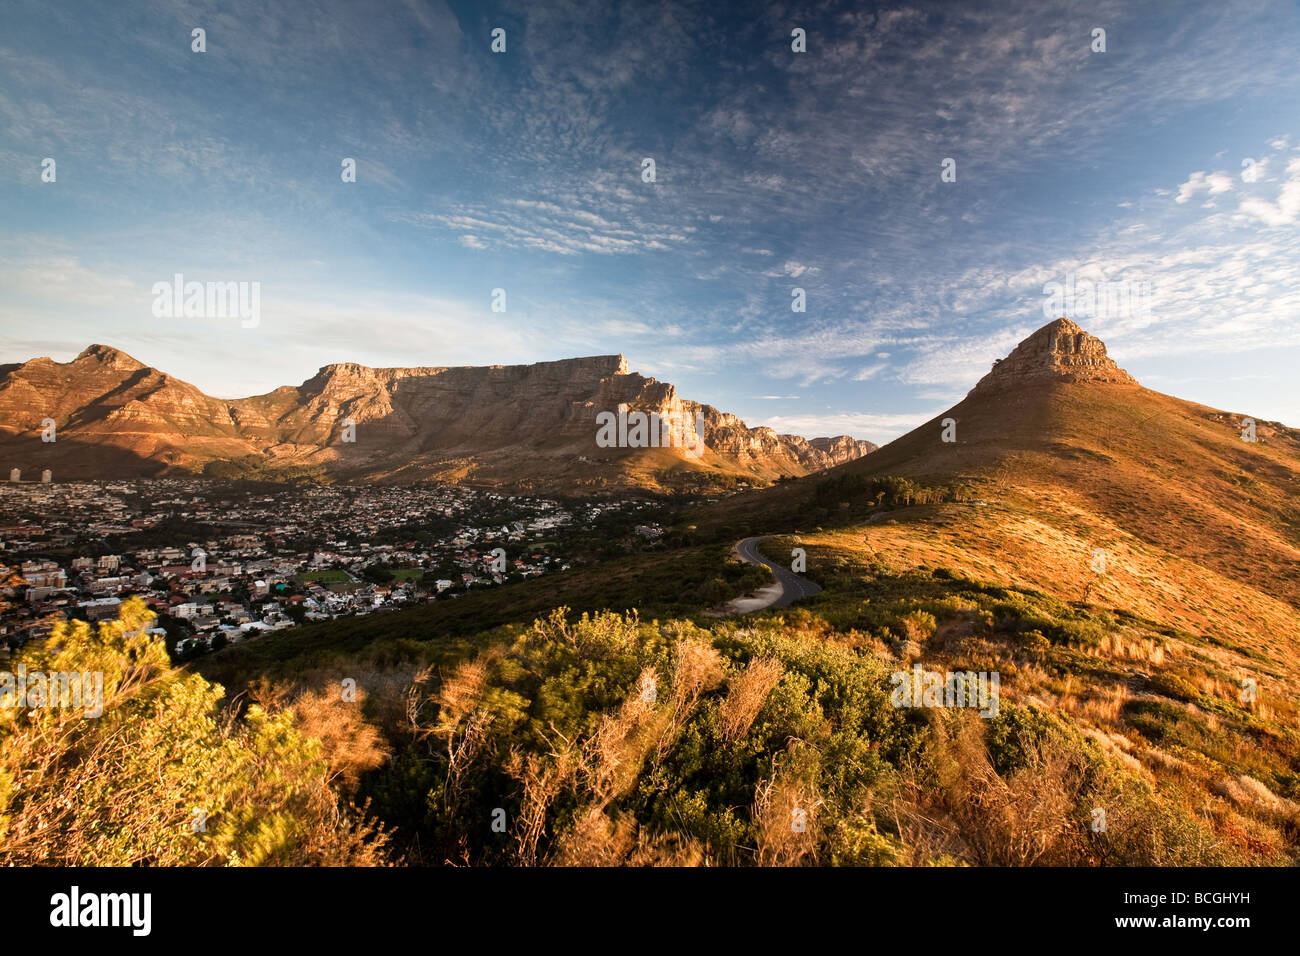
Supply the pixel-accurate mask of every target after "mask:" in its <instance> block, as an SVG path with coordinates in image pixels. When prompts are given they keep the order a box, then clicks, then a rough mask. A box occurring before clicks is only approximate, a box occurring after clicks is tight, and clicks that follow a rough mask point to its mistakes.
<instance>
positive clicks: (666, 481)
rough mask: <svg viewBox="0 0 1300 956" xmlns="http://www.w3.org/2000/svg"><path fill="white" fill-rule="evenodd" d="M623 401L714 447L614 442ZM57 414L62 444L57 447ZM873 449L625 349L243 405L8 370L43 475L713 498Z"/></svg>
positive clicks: (8, 445)
mask: <svg viewBox="0 0 1300 956" xmlns="http://www.w3.org/2000/svg"><path fill="white" fill-rule="evenodd" d="M620 406H624V407H625V408H626V409H627V410H628V411H630V412H635V411H642V412H645V413H651V412H654V413H656V414H658V415H659V416H661V418H668V419H672V420H676V421H686V422H691V423H693V422H695V420H696V415H697V414H698V415H699V416H700V420H701V421H702V422H703V425H704V431H703V437H704V445H705V450H704V452H703V453H702V455H701V456H700V457H699V458H698V459H696V458H692V457H691V456H689V455H687V454H686V453H684V452H683V450H682V449H680V448H662V447H656V448H601V447H599V446H598V445H597V443H596V440H595V437H596V432H597V415H598V414H599V413H600V412H614V413H617V412H618V410H619V408H620ZM49 419H52V420H53V421H54V424H55V428H56V439H57V440H56V441H55V442H53V443H46V442H42V441H41V430H42V427H43V423H45V422H46V421H47V420H49ZM349 425H351V426H352V428H353V429H354V432H352V433H351V434H349V433H347V432H345V429H346V428H347V426H349ZM692 427H693V426H688V429H689V428H692ZM689 433H690V432H689V431H688V434H689ZM353 436H354V437H355V441H345V440H344V439H345V437H353ZM874 448H875V446H874V445H872V444H871V443H870V442H865V441H858V440H855V439H853V438H850V437H848V436H843V435H841V436H837V437H835V438H815V439H811V440H810V439H805V438H801V437H799V436H797V435H780V434H777V433H776V432H774V431H773V430H772V429H770V428H761V427H760V428H749V427H748V426H746V425H745V423H744V422H742V421H741V420H740V419H738V418H736V417H735V416H734V415H730V414H728V413H725V412H722V411H719V410H718V409H716V408H714V407H713V406H711V405H703V404H700V403H697V402H692V401H689V400H686V399H683V398H681V397H680V396H679V395H678V394H677V390H676V388H675V387H674V386H673V385H672V384H670V383H667V382H659V381H656V380H655V379H653V378H648V377H646V376H643V375H640V374H638V373H636V372H633V371H630V370H629V369H628V366H627V362H626V360H625V359H624V358H623V356H621V355H602V356H590V357H585V358H574V359H565V360H562V361H556V362H538V363H535V364H532V365H492V366H486V367H459V368H455V367H423V368H370V367H368V366H364V365H357V364H353V363H344V364H336V365H327V366H325V367H324V368H322V369H320V370H319V371H318V372H317V373H316V375H314V376H313V377H312V378H310V379H308V380H307V381H305V382H303V383H302V384H301V385H297V386H283V387H280V388H277V389H275V390H274V391H271V392H268V393H267V394H265V395H257V396H253V397H251V398H243V399H233V400H223V399H217V398H212V397H210V396H207V395H205V394H203V393H202V392H201V391H199V389H197V388H195V387H194V386H192V385H190V384H188V383H186V382H183V381H181V380H179V379H177V378H174V377H172V376H170V375H168V374H166V373H165V372H161V371H158V370H157V369H153V368H150V367H148V366H146V365H143V364H142V363H140V362H137V361H136V360H135V359H133V358H131V357H130V356H129V355H126V354H125V353H123V352H121V351H118V350H117V349H113V348H110V347H108V346H103V345H92V346H90V347H89V348H87V349H86V350H85V351H83V352H82V353H81V354H80V355H78V356H77V357H76V359H74V360H73V361H71V362H68V363H58V362H54V361H52V360H50V359H48V358H36V359H32V360H31V361H29V362H25V363H22V364H21V365H8V366H3V367H0V449H2V450H3V451H4V461H6V462H8V466H9V467H10V468H13V467H17V468H21V469H23V470H24V472H25V473H26V477H31V478H34V477H36V475H37V474H38V473H39V472H40V471H41V470H42V469H44V468H50V469H52V470H53V471H54V473H55V476H56V477H57V478H61V479H71V478H120V477H130V476H138V475H155V474H162V473H172V472H176V473H183V472H186V471H189V472H196V473H197V472H206V473H208V474H210V475H214V476H225V477H236V476H248V477H274V476H282V477H284V476H296V475H314V476H319V477H327V476H328V477H334V478H343V479H348V480H376V481H393V482H413V481H421V480H428V479H435V480H449V481H465V482H470V483H478V484H487V485H502V486H514V487H521V488H533V489H538V490H544V489H552V490H569V491H584V490H585V491H599V490H602V489H616V488H628V487H641V488H649V489H666V488H673V487H700V488H707V487H716V486H721V485H726V484H729V483H731V482H734V481H735V480H738V479H760V480H770V479H773V478H776V477H779V476H783V475H804V474H808V473H810V472H814V471H818V470H821V469H824V468H828V467H831V466H833V465H837V464H842V463H843V462H845V461H850V460H852V459H854V458H858V457H861V456H862V455H864V454H866V453H868V452H870V451H872V450H873V449H874Z"/></svg>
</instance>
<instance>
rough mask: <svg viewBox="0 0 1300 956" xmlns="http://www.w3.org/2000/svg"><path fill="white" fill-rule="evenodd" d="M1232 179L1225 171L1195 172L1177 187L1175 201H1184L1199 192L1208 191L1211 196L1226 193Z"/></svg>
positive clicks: (1231, 183) (1231, 184) (1231, 185)
mask: <svg viewBox="0 0 1300 956" xmlns="http://www.w3.org/2000/svg"><path fill="white" fill-rule="evenodd" d="M1233 184H1234V183H1233V179H1232V177H1231V176H1229V175H1228V174H1227V173H1209V174H1208V175H1207V174H1206V173H1205V172H1195V173H1192V175H1191V177H1190V178H1189V179H1188V180H1187V182H1185V183H1183V184H1182V185H1181V186H1179V187H1178V196H1177V197H1176V198H1175V199H1174V202H1176V203H1185V202H1187V201H1188V200H1189V199H1191V198H1192V197H1193V196H1195V195H1196V194H1197V193H1199V192H1206V191H1208V192H1209V194H1210V195H1211V196H1217V195H1219V194H1220V193H1226V192H1227V191H1228V190H1230V189H1231V188H1232V187H1233Z"/></svg>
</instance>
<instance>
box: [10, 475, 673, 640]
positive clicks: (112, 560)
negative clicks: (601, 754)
mask: <svg viewBox="0 0 1300 956" xmlns="http://www.w3.org/2000/svg"><path fill="white" fill-rule="evenodd" d="M42 477H43V479H45V480H43V481H42V482H41V483H39V484H38V483H34V482H26V483H24V482H22V481H21V480H20V479H21V475H20V474H17V475H15V474H14V473H12V472H11V476H10V481H9V482H8V483H5V484H0V596H3V599H4V600H3V602H0V654H7V653H8V651H9V649H10V648H16V647H18V646H21V645H22V644H25V643H27V642H28V641H30V640H32V639H34V638H43V637H46V636H48V635H49V633H50V631H51V630H52V629H53V627H54V626H55V624H57V623H58V622H59V621H62V620H65V619H68V618H71V617H77V618H81V619H84V620H90V621H98V620H106V619H111V618H113V617H115V616H116V615H117V613H118V608H119V606H120V605H121V603H122V601H123V600H125V599H126V598H127V597H130V596H133V595H139V596H142V597H143V598H144V599H145V601H146V603H147V604H148V605H149V607H150V608H151V609H152V610H153V611H154V612H155V613H156V614H157V615H158V626H157V627H156V628H155V631H156V632H157V633H158V634H160V635H162V634H165V635H166V638H167V646H168V649H169V650H170V651H171V653H172V654H173V656H174V657H175V658H177V659H188V658H190V657H193V656H195V655H196V654H200V653H203V652H205V651H208V650H213V649H219V648H221V647H224V646H226V645H227V644H231V643H235V642H238V641H242V640H247V639H249V638H252V637H256V636H258V635H260V634H263V633H266V632H269V631H279V630H283V629H285V628H290V627H293V626H295V625H297V624H301V623H304V622H308V621H321V620H329V619H332V618H336V617H340V616H345V615H354V614H355V615H363V614H370V613H374V612H377V611H385V610H392V609H397V608H401V607H407V606H410V605H412V604H416V603H419V602H424V601H434V600H450V599H454V598H457V597H459V596H461V595H463V594H465V593H466V591H467V590H468V589H470V588H481V587H493V586H496V585H500V584H503V583H506V582H508V581H514V580H520V579H523V578H527V577H531V576H534V575H540V574H544V573H553V572H557V571H564V570H567V569H568V568H569V567H570V566H571V564H573V563H574V562H577V561H584V560H589V559H592V558H595V557H598V556H599V555H598V554H596V553H595V551H594V550H593V549H596V548H599V549H600V550H602V551H605V552H607V551H608V549H609V548H610V547H611V546H613V547H629V548H631V547H643V546H649V545H651V544H653V542H655V541H656V540H657V539H658V538H659V537H660V536H661V534H662V530H661V528H660V526H659V524H658V523H657V522H655V521H652V520H650V518H649V517H647V514H648V509H655V508H656V507H657V506H656V505H655V504H654V502H652V501H650V500H646V499H640V500H591V501H582V502H563V503H562V502H560V501H558V500H555V499H550V498H538V497H521V496H516V495H507V494H498V493H495V492H490V491H480V490H475V489H470V488H462V487H435V488H409V487H384V486H373V485H372V486H364V487H362V486H355V487H354V486H311V487H306V488H299V487H285V486H274V485H253V484H251V483H246V484H243V485H241V484H238V483H213V482H210V481H204V480H201V479H180V478H160V479H145V480H139V481H117V482H102V483H94V482H71V483H54V482H52V481H51V480H49V479H50V476H49V475H48V474H46V475H43V476H42ZM620 541H622V542H623V544H621V545H620V544H619V542H620Z"/></svg>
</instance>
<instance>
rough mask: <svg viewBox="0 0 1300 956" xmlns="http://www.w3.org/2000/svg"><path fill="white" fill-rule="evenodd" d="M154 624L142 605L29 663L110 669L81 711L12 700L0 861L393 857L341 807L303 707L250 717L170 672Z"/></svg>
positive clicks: (47, 647) (67, 632)
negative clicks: (300, 720) (303, 728)
mask: <svg viewBox="0 0 1300 956" xmlns="http://www.w3.org/2000/svg"><path fill="white" fill-rule="evenodd" d="M153 620H154V616H153V614H152V613H151V612H150V611H149V610H148V608H147V607H146V606H145V604H144V602H143V601H141V600H140V599H138V598H132V599H130V600H128V601H125V602H124V603H123V604H122V607H121V609H120V612H119V616H118V618H117V619H116V620H113V621H102V622H100V623H99V625H98V626H97V627H96V628H93V629H92V627H91V625H90V624H89V623H87V622H85V621H70V622H66V621H65V622H62V623H61V624H59V625H58V626H57V627H56V628H55V629H54V632H53V633H52V634H51V636H50V638H49V639H48V640H46V641H43V642H39V646H36V645H37V643H38V642H33V645H29V646H28V647H26V648H24V649H23V651H22V652H21V653H20V654H19V655H18V657H17V659H16V660H15V661H14V670H15V671H16V670H17V666H18V664H20V663H21V664H23V665H25V667H26V672H27V674H28V675H29V676H30V675H34V674H37V673H39V674H44V675H50V674H77V675H97V677H93V679H92V677H87V678H86V679H84V680H83V681H82V683H81V688H82V699H81V701H80V704H81V706H79V707H70V706H58V705H60V704H63V703H65V701H55V700H50V701H49V704H51V705H54V706H30V705H32V704H34V703H35V701H33V700H32V699H31V698H28V699H27V700H25V701H24V700H19V701H17V703H18V704H20V706H17V707H9V708H0V866H10V865H16V866H31V865H51V866H138V865H151V866H168V865H183V866H203V865H218V866H221V865H268V864H272V865H313V864H316V865H373V864H377V863H381V862H382V861H383V860H382V847H383V844H384V843H385V842H386V839H387V837H386V835H385V834H383V833H382V832H380V831H378V830H376V829H375V828H374V827H372V826H371V825H370V824H368V823H367V822H366V821H365V820H364V819H362V818H360V817H359V816H358V815H357V814H355V813H354V812H352V811H350V810H348V809H345V808H343V807H341V806H340V804H339V800H338V797H337V796H336V795H335V794H334V792H333V791H332V790H331V789H330V788H329V785H328V783H327V781H326V772H327V771H326V764H325V761H324V760H323V758H322V756H321V746H320V743H319V742H318V741H316V740H314V739H312V738H310V737H307V736H305V735H304V734H302V733H301V732H300V731H299V730H298V729H296V728H295V726H294V713H293V711H292V710H291V709H284V710H280V711H278V712H276V713H271V712H268V711H267V710H265V709H264V708H262V707H260V706H257V705H252V706H249V707H248V709H247V711H246V713H245V714H244V715H243V717H242V719H236V717H235V716H234V714H233V713H231V712H230V711H229V710H227V709H225V708H223V707H222V706H221V705H220V702H221V699H222V697H223V696H224V693H225V692H224V690H223V689H222V688H221V686H220V685H217V684H211V683H209V682H207V681H206V680H204V679H203V678H202V677H200V676H199V675H197V674H193V673H189V672H186V671H183V670H178V669H176V668H173V667H172V666H171V663H170V661H169V659H168V656H167V650H166V646H165V643H164V641H163V640H162V638H160V637H155V636H154V635H151V634H149V633H148V629H149V627H150V625H151V624H152V623H153ZM100 681H102V685H101V684H100ZM88 685H98V686H100V687H102V689H101V690H99V692H98V693H97V694H96V693H95V692H94V691H91V690H90V689H88ZM96 698H97V699H96ZM8 702H9V701H4V703H8ZM88 705H89V706H88ZM95 711H100V713H99V715H98V716H96V715H95Z"/></svg>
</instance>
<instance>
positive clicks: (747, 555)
mask: <svg viewBox="0 0 1300 956" xmlns="http://www.w3.org/2000/svg"><path fill="white" fill-rule="evenodd" d="M761 540H762V539H761V538H757V537H755V538H743V539H741V540H740V541H738V542H737V543H736V554H737V555H739V556H740V560H742V561H747V562H749V563H750V564H763V565H766V566H767V567H769V568H771V569H772V574H773V576H774V577H775V578H776V582H777V584H779V585H781V596H780V597H778V598H777V599H776V600H775V601H773V602H772V604H771V606H772V607H789V606H790V605H791V604H793V603H794V602H795V601H797V600H799V599H800V598H806V597H812V596H813V595H814V594H817V593H818V592H820V591H821V585H820V584H816V583H814V582H813V581H809V580H808V579H807V578H804V577H800V576H799V575H797V574H795V573H794V572H793V571H791V570H790V567H789V565H784V564H774V563H772V562H771V561H769V560H767V558H765V557H763V555H762V554H761V553H760V552H759V550H758V542H759V541H761Z"/></svg>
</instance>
